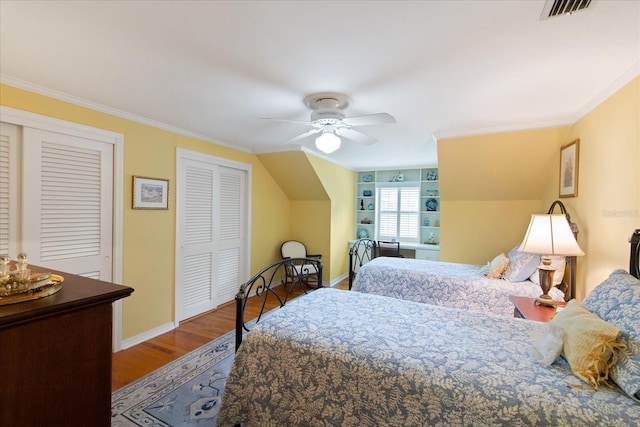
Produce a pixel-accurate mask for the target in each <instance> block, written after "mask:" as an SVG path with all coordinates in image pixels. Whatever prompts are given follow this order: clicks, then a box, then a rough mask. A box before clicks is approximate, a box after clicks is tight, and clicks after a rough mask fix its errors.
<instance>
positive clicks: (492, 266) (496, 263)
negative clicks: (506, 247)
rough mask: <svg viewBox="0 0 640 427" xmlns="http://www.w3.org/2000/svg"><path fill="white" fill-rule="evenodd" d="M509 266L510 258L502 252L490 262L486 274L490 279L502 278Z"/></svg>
mask: <svg viewBox="0 0 640 427" xmlns="http://www.w3.org/2000/svg"><path fill="white" fill-rule="evenodd" d="M507 268H509V258H507V257H506V256H505V255H504V254H503V253H502V254H500V255H498V256H496V257H495V258H494V259H493V260H492V261H491V262H490V263H488V270H487V271H486V273H485V276H487V277H488V278H489V279H502V276H503V275H504V272H505V271H507Z"/></svg>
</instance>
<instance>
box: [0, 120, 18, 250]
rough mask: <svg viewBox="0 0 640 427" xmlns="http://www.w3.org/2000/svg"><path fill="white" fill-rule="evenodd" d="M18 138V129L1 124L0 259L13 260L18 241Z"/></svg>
mask: <svg viewBox="0 0 640 427" xmlns="http://www.w3.org/2000/svg"><path fill="white" fill-rule="evenodd" d="M19 138H20V131H19V128H18V126H16V125H13V124H9V123H0V255H9V256H12V257H15V256H16V255H17V253H18V251H19V248H18V245H17V242H18V241H19V240H20V234H19V232H20V228H19V226H18V225H19V221H18V220H17V218H18V217H19V215H20V210H19V206H20V185H19V182H20V178H19V173H18V168H19V162H18V159H19V158H20V153H19V149H20V139H19Z"/></svg>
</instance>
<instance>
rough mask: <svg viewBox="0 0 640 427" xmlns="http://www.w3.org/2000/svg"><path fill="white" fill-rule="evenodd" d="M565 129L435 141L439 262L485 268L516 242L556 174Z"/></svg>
mask: <svg viewBox="0 0 640 427" xmlns="http://www.w3.org/2000/svg"><path fill="white" fill-rule="evenodd" d="M568 130H569V129H568V127H559V128H549V129H538V130H529V131H518V132H505V133H500V134H489V135H478V136H468V137H461V138H449V139H441V140H438V168H439V170H438V173H439V177H440V197H441V199H440V200H441V207H440V209H441V214H440V218H441V220H440V221H441V222H440V259H441V260H443V261H451V262H462V263H469V264H485V263H486V262H487V261H490V260H491V259H493V257H495V256H496V255H497V254H499V253H501V252H504V253H508V252H509V250H511V249H512V248H513V247H514V246H515V245H517V244H519V243H520V242H521V241H522V238H523V237H524V233H525V231H526V229H527V225H528V224H529V219H530V218H531V214H532V213H541V212H544V211H545V210H546V209H547V207H545V206H544V203H542V199H543V194H544V192H545V189H546V188H547V183H548V182H549V180H550V179H554V178H556V175H557V174H558V168H559V166H558V161H557V156H558V154H557V153H558V150H559V147H560V145H561V144H562V143H563V142H564V141H565V139H566V135H567V132H568Z"/></svg>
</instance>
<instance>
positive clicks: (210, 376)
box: [111, 331, 235, 427]
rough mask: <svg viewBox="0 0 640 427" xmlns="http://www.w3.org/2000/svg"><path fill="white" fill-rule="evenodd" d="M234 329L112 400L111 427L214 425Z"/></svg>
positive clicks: (230, 359)
mask: <svg viewBox="0 0 640 427" xmlns="http://www.w3.org/2000/svg"><path fill="white" fill-rule="evenodd" d="M234 345H235V331H231V332H228V333H226V334H225V335H223V336H221V337H220V338H217V339H215V340H213V341H211V342H209V343H207V344H205V345H203V346H202V347H200V348H198V349H196V350H194V351H192V352H190V353H188V354H186V355H184V356H182V357H180V358H179V359H176V360H174V361H173V362H171V363H169V364H167V365H165V366H163V367H161V368H159V369H157V370H156V371H154V372H152V373H150V374H148V375H146V376H144V377H142V378H140V379H139V380H137V381H135V382H133V383H131V384H128V385H126V386H125V387H122V388H121V389H119V390H117V391H115V392H114V393H113V394H112V396H111V426H112V427H124V426H171V427H180V426H189V427H194V426H204V425H206V426H208V427H210V426H215V425H216V419H217V416H218V411H219V409H220V398H221V397H222V391H223V389H224V385H225V383H226V381H227V377H228V376H229V371H230V369H231V363H232V362H233V357H234Z"/></svg>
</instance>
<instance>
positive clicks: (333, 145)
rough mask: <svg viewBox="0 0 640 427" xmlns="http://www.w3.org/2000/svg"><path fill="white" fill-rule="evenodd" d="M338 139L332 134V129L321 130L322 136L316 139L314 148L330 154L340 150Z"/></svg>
mask: <svg viewBox="0 0 640 427" xmlns="http://www.w3.org/2000/svg"><path fill="white" fill-rule="evenodd" d="M340 143H341V141H340V137H339V136H338V135H336V134H335V133H333V129H330V130H326V129H325V130H323V131H322V135H320V136H319V137H317V138H316V148H318V150H320V151H322V152H323V153H326V154H330V153H333V152H334V151H336V150H337V149H338V148H340Z"/></svg>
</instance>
